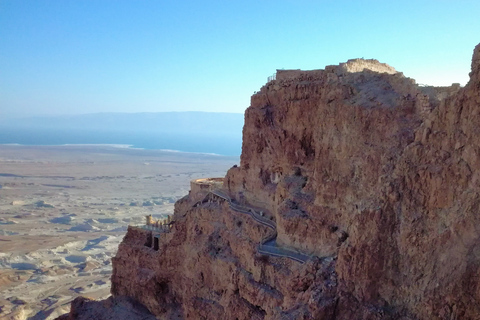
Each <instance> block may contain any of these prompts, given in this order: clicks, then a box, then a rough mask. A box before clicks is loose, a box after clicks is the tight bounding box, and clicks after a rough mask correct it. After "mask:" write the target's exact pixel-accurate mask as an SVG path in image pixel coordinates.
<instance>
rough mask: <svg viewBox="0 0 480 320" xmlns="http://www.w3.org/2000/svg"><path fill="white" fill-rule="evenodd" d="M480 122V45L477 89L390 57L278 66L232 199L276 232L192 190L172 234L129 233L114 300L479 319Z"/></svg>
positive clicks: (249, 314) (210, 308) (250, 315)
mask: <svg viewBox="0 0 480 320" xmlns="http://www.w3.org/2000/svg"><path fill="white" fill-rule="evenodd" d="M479 128H480V45H479V46H477V47H476V48H475V51H474V56H473V61H472V72H471V73H470V82H469V83H468V84H467V85H466V86H465V87H464V88H460V86H458V85H453V86H451V87H441V88H434V87H421V86H418V85H416V84H415V82H414V81H413V80H412V79H409V78H406V77H404V76H403V74H401V73H398V72H396V71H395V70H394V69H393V68H391V67H389V66H388V65H385V64H381V63H379V62H377V61H375V60H361V59H356V60H350V61H348V62H347V63H345V64H340V65H339V66H328V67H326V68H325V70H314V71H300V70H279V71H277V74H276V79H275V80H272V81H270V82H268V83H267V84H266V85H265V86H264V87H262V88H261V90H260V91H259V92H257V93H255V94H254V95H253V96H252V99H251V106H250V107H249V108H248V109H247V111H246V113H245V126H244V129H243V148H242V155H241V163H240V166H238V167H237V166H234V167H232V168H231V169H230V170H229V171H228V173H227V175H226V177H225V179H224V184H223V190H222V191H221V192H224V193H225V194H228V196H229V197H230V198H231V199H232V202H234V203H237V204H238V205H242V206H243V207H244V208H251V209H252V210H254V211H255V212H258V213H259V214H261V215H262V216H263V217H265V218H266V219H270V220H271V221H273V222H275V226H276V228H275V230H273V229H272V228H268V227H266V226H264V225H262V224H260V223H258V222H257V221H255V219H252V215H247V214H244V213H241V212H238V211H236V210H233V209H232V205H231V204H229V203H228V201H225V199H221V198H219V197H213V196H212V193H206V191H205V190H203V191H202V190H200V191H198V190H196V189H195V188H194V187H192V191H191V192H190V194H189V195H188V196H186V197H184V198H183V199H182V200H180V201H178V202H177V203H176V207H175V214H174V217H173V226H172V228H171V231H170V232H167V233H160V234H159V235H158V237H157V239H158V240H155V239H153V240H152V236H154V235H155V234H156V233H155V231H148V230H145V229H142V228H135V227H130V228H129V230H128V233H127V235H126V236H125V239H124V241H123V242H122V244H121V245H120V247H119V251H118V254H117V256H116V257H115V258H114V259H113V276H112V293H113V294H114V295H117V296H122V295H126V296H130V297H133V298H135V299H136V300H138V301H140V302H141V303H143V304H144V305H145V306H146V307H147V308H148V309H149V310H150V312H152V313H153V314H155V315H156V316H157V317H158V318H159V319H404V320H406V319H412V320H413V319H479V318H480V277H479V276H480V196H479V192H480V171H479V169H480V130H479ZM266 239H274V241H275V244H274V246H276V247H277V248H280V249H282V250H283V249H285V250H290V251H297V252H298V253H299V254H301V255H303V256H307V257H309V258H308V259H307V261H306V262H305V263H300V262H298V261H295V260H293V259H289V258H288V257H284V256H283V257H282V256H280V257H276V256H273V255H269V254H268V253H265V251H262V250H259V248H260V249H261V245H262V244H263V243H264V242H265V240H266ZM152 241H153V243H152ZM272 241H273V240H272ZM155 242H156V244H155Z"/></svg>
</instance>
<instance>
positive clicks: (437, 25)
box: [0, 0, 480, 117]
mask: <svg viewBox="0 0 480 320" xmlns="http://www.w3.org/2000/svg"><path fill="white" fill-rule="evenodd" d="M479 17H480V1H478V0H471V1H467V0H449V1H447V0H416V1H408V0H407V1H394V0H392V1H385V0H382V1H359V0H357V1H346V0H335V1H334V0H332V1H329V0H317V1H313V0H295V1H294V0H275V1H270V0H262V1H253V0H242V1H230V0H222V1H208V0H206V1H199V0H196V1H182V0H155V1H153V0H152V1H148V0H131V1H124V0H76V1H71V0H48V1H47V0H0V117H9V116H24V115H60V114H84V113H94V112H162V111H209V112H233V113H243V112H244V111H245V109H246V108H247V107H248V106H249V104H250V96H251V95H252V94H253V93H254V92H255V91H257V90H259V89H260V88H261V87H262V85H264V84H265V83H266V82H267V77H268V76H271V75H272V74H274V73H275V70H276V69H305V70H309V69H323V68H324V67H325V66H327V65H332V64H338V63H340V62H345V61H347V60H348V59H352V58H374V59H378V60H379V61H380V62H384V63H388V64H389V65H391V66H393V67H394V68H396V69H397V71H400V72H403V73H404V74H405V76H407V77H410V78H414V79H416V81H417V82H418V83H421V84H428V85H450V84H451V83H455V82H458V83H461V84H462V85H465V84H466V82H467V81H468V73H469V72H470V64H471V57H472V52H473V48H474V47H475V45H477V44H478V43H479V42H480V18H479Z"/></svg>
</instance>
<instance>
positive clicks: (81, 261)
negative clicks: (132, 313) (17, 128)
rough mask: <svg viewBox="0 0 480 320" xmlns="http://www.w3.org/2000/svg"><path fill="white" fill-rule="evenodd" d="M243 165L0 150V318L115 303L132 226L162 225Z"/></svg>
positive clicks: (218, 159)
mask: <svg viewBox="0 0 480 320" xmlns="http://www.w3.org/2000/svg"><path fill="white" fill-rule="evenodd" d="M238 161H239V159H238V157H226V156H218V155H209V154H196V153H182V152H171V151H160V150H141V149H133V148H127V147H123V146H109V145H71V146H19V145H0V319H31V320H34V319H54V318H55V317H57V316H59V315H61V314H64V313H66V312H68V310H69V302H70V301H71V300H73V299H74V298H75V297H77V296H79V295H82V296H87V297H91V298H96V299H104V298H106V297H108V296H109V295H110V275H111V270H112V267H111V258H112V257H113V256H115V253H116V251H117V248H118V244H119V243H120V242H121V240H122V238H123V236H124V234H125V232H126V229H127V226H128V225H141V224H144V221H145V216H146V215H150V214H151V215H152V216H153V217H154V218H155V219H162V218H165V217H166V216H167V215H170V214H172V213H173V208H174V203H175V201H176V200H178V199H179V198H181V197H183V196H185V195H187V194H188V191H189V189H190V188H189V185H190V181H191V180H192V179H196V178H201V177H222V176H224V175H225V173H226V171H227V170H228V168H230V167H231V166H233V165H234V164H237V163H238Z"/></svg>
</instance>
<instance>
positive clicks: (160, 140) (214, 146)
mask: <svg viewBox="0 0 480 320" xmlns="http://www.w3.org/2000/svg"><path fill="white" fill-rule="evenodd" d="M0 144H22V145H63V144H120V145H131V147H133V148H142V149H168V150H178V151H184V152H199V153H215V154H220V155H228V156H238V155H240V153H241V147H242V138H241V133H237V134H222V135H220V134H205V133H195V134H183V133H168V132H131V131H121V130H117V131H104V132H102V131H98V130H96V131H87V130H79V129H74V130H66V129H64V130H58V129H55V130H54V129H44V128H42V129H2V128H0Z"/></svg>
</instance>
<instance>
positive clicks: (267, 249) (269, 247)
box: [202, 190, 310, 263]
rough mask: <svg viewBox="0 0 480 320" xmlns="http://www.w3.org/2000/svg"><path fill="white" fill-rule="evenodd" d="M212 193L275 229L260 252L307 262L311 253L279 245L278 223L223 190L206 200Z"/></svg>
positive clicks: (236, 209)
mask: <svg viewBox="0 0 480 320" xmlns="http://www.w3.org/2000/svg"><path fill="white" fill-rule="evenodd" d="M210 194H212V195H214V196H217V197H219V198H221V199H223V200H225V201H227V202H228V205H229V207H230V208H231V209H232V210H234V211H236V212H240V213H244V214H248V215H249V216H251V217H252V218H253V220H255V221H256V222H258V223H260V224H262V225H264V226H265V227H268V228H271V229H273V231H274V232H275V233H274V234H273V235H272V236H270V237H268V238H267V239H265V240H264V241H263V243H262V244H260V246H259V247H258V252H259V253H261V254H266V255H271V256H274V257H285V258H289V259H291V260H294V261H297V262H300V263H305V262H306V261H307V260H308V259H309V258H310V256H309V255H306V254H303V253H300V252H297V251H294V250H290V249H287V248H282V247H279V246H278V245H277V241H276V239H277V225H276V223H275V222H273V221H272V220H269V219H267V218H265V217H263V216H262V215H260V213H257V212H256V211H255V210H254V209H253V208H249V207H246V206H242V205H240V204H236V203H234V202H233V201H232V199H231V198H230V197H229V196H228V195H227V194H226V193H225V192H223V191H221V190H212V191H210V192H209V193H208V194H207V195H206V196H205V198H204V200H205V199H207V198H208V197H209V196H210ZM202 202H203V201H202Z"/></svg>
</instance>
